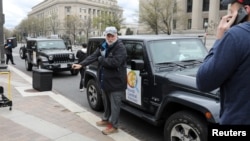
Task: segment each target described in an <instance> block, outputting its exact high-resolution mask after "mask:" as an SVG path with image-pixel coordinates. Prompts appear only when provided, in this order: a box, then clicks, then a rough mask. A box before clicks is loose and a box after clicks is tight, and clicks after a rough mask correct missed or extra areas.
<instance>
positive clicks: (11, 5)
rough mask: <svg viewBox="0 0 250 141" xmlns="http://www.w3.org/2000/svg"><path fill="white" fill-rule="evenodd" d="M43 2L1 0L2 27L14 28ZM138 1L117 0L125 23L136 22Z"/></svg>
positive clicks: (40, 0) (35, 0) (37, 0)
mask: <svg viewBox="0 0 250 141" xmlns="http://www.w3.org/2000/svg"><path fill="white" fill-rule="evenodd" d="M42 1H43V0H3V14H4V15H5V23H4V27H6V28H8V29H12V28H14V27H15V26H16V25H18V24H19V23H20V22H21V21H22V19H24V18H26V17H27V14H28V12H30V11H31V8H32V7H33V6H35V5H37V4H38V3H40V2H42ZM138 4H139V0H118V5H119V6H121V7H122V8H123V10H124V11H123V16H124V18H126V22H127V23H134V22H135V21H136V16H135V15H136V14H135V13H136V11H138Z"/></svg>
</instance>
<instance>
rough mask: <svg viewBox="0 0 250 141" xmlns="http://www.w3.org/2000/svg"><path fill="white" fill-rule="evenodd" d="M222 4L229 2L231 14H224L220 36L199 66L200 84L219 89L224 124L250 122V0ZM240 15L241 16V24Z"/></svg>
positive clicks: (210, 89) (203, 87) (198, 82)
mask: <svg viewBox="0 0 250 141" xmlns="http://www.w3.org/2000/svg"><path fill="white" fill-rule="evenodd" d="M222 4H224V5H225V6H228V4H230V9H229V11H230V13H229V14H228V15H225V16H223V17H222V19H221V21H220V23H219V25H218V27H217V34H216V38H217V39H216V41H215V43H214V45H213V47H212V48H211V49H210V51H209V54H208V55H207V56H206V58H205V59H204V61H203V64H202V65H201V66H200V67H199V70H198V73H197V79H196V81H197V87H198V88H199V89H200V90H201V91H205V92H209V91H212V90H215V89H217V88H220V105H221V106H220V124H221V125H243V124H244V125H250V118H249V117H250V102H249V100H250V95H249V94H250V87H249V80H250V75H249V74H250V43H249V40H250V0H223V1H222ZM239 9H241V10H242V11H245V12H242V13H241V12H240V11H239ZM239 12H240V13H239ZM244 13H245V15H244ZM242 14H243V15H242ZM237 17H242V20H239V23H237V22H235V21H236V20H237Z"/></svg>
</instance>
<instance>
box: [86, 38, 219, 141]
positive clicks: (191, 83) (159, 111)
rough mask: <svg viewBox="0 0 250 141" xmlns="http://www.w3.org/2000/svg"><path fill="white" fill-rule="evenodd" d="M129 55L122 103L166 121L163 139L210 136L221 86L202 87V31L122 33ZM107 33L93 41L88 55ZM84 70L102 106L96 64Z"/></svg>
mask: <svg viewBox="0 0 250 141" xmlns="http://www.w3.org/2000/svg"><path fill="white" fill-rule="evenodd" d="M119 39H120V40H122V41H123V43H124V45H125V47H126V49H127V53H128V57H127V90H126V98H125V99H124V100H123V103H122V109H123V110H126V111H128V112H130V113H132V114H134V115H136V116H138V117H140V118H142V119H143V120H145V121H147V122H149V123H151V124H153V125H156V126H162V125H163V126H164V141H175V140H176V141H177V140H185V141H193V140H197V141H207V136H208V131H207V129H208V126H209V125H213V124H218V121H219V109H220V102H219V91H218V90H214V91H212V92H210V93H204V92H201V91H199V90H198V89H197V86H196V73H197V69H198V67H199V66H200V64H201V63H202V61H203V59H204V57H205V56H206V55H207V53H208V51H207V49H206V47H205V46H204V43H203V42H202V40H201V39H200V38H198V37H177V36H159V35H152V36H151V35H150V36H149V35H147V36H139V35H138V36H119ZM104 41H105V39H104V37H92V38H89V41H88V49H87V51H88V55H90V54H91V53H93V52H94V51H95V50H96V49H97V48H99V47H100V44H101V43H102V42H104ZM97 63H98V62H95V63H93V64H91V65H89V66H88V67H87V68H86V71H85V79H84V85H85V87H86V89H87V99H88V102H89V105H90V107H91V108H92V109H93V110H97V111H98V110H102V109H103V105H102V99H101V94H100V87H99V85H98V82H97V81H98V80H97V65H98V64H97Z"/></svg>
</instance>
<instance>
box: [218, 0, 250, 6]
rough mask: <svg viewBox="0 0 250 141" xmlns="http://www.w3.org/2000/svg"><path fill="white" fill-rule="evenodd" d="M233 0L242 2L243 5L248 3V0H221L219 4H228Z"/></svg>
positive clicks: (249, 2)
mask: <svg viewBox="0 0 250 141" xmlns="http://www.w3.org/2000/svg"><path fill="white" fill-rule="evenodd" d="M234 2H238V3H241V4H244V5H248V4H250V0H222V2H221V4H222V5H228V4H231V3H234Z"/></svg>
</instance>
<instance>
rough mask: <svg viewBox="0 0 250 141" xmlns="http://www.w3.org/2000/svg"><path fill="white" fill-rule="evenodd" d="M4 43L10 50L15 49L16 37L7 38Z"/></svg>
mask: <svg viewBox="0 0 250 141" xmlns="http://www.w3.org/2000/svg"><path fill="white" fill-rule="evenodd" d="M6 43H7V45H8V46H10V47H11V48H15V47H16V46H17V41H16V37H9V38H7V39H6Z"/></svg>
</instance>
